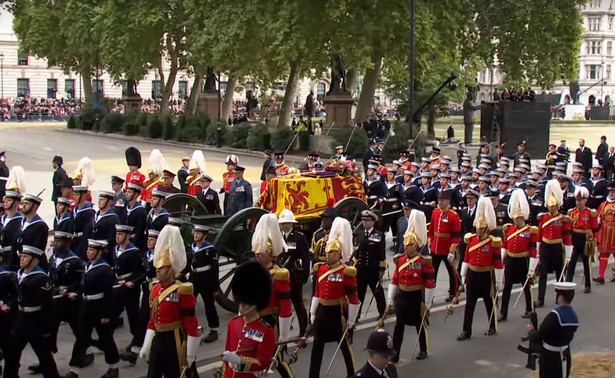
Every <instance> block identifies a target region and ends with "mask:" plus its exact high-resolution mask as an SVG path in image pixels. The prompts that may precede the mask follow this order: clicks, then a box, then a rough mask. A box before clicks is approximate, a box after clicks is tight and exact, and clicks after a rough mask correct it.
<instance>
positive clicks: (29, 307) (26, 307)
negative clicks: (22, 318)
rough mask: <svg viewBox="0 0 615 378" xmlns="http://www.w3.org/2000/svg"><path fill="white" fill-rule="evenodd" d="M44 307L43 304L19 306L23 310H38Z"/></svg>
mask: <svg viewBox="0 0 615 378" xmlns="http://www.w3.org/2000/svg"><path fill="white" fill-rule="evenodd" d="M42 309H43V306H19V311H21V312H37V311H40V310H42Z"/></svg>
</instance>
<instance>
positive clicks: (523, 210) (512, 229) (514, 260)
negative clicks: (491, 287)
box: [498, 190, 539, 322]
mask: <svg viewBox="0 0 615 378" xmlns="http://www.w3.org/2000/svg"><path fill="white" fill-rule="evenodd" d="M508 213H509V215H510V218H511V219H512V220H513V222H514V224H505V225H504V240H503V244H502V258H503V259H504V291H503V292H502V307H501V309H500V317H499V318H498V321H500V322H503V321H506V319H507V318H508V303H509V301H510V292H511V290H512V286H513V284H516V283H520V284H522V285H523V287H522V289H523V292H524V294H525V313H524V314H523V316H522V317H523V318H529V317H530V312H532V292H531V290H532V287H531V285H532V283H531V282H530V280H531V279H532V277H533V276H534V272H535V271H536V266H537V265H538V258H537V254H536V244H537V243H538V240H539V239H538V227H535V226H529V225H527V224H526V223H525V221H526V220H527V219H528V218H529V216H530V205H529V203H528V202H527V199H526V197H525V194H524V193H523V191H521V190H515V191H514V192H513V194H512V196H511V197H510V202H509V204H508Z"/></svg>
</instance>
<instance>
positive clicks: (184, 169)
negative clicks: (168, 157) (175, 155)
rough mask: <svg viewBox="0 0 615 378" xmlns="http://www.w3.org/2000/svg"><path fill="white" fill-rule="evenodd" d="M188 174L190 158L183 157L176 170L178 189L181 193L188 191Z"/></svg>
mask: <svg viewBox="0 0 615 378" xmlns="http://www.w3.org/2000/svg"><path fill="white" fill-rule="evenodd" d="M189 175H190V158H189V157H187V156H186V157H184V158H183V159H182V166H181V167H180V168H179V170H178V171H177V181H179V189H180V190H181V191H182V193H188V187H189V186H190V185H189V184H188V183H187V182H186V180H187V179H188V176H189Z"/></svg>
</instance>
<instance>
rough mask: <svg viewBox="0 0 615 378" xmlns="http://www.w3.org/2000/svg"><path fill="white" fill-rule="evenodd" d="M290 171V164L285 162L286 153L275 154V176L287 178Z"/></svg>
mask: <svg viewBox="0 0 615 378" xmlns="http://www.w3.org/2000/svg"><path fill="white" fill-rule="evenodd" d="M289 171H290V167H289V166H288V164H286V163H285V162H284V152H276V153H275V175H276V176H277V177H282V176H286V175H287V174H288V173H289Z"/></svg>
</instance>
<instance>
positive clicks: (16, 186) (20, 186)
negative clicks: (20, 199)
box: [6, 165, 26, 194]
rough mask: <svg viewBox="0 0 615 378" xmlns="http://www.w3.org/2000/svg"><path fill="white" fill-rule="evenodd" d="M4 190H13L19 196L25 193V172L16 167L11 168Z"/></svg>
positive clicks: (21, 168)
mask: <svg viewBox="0 0 615 378" xmlns="http://www.w3.org/2000/svg"><path fill="white" fill-rule="evenodd" d="M6 190H14V191H16V192H18V193H20V194H24V193H26V171H24V169H23V167H21V166H19V165H16V166H14V167H13V168H11V171H10V172H9V177H8V178H7V180H6Z"/></svg>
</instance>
